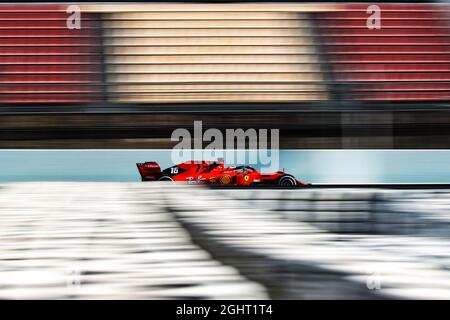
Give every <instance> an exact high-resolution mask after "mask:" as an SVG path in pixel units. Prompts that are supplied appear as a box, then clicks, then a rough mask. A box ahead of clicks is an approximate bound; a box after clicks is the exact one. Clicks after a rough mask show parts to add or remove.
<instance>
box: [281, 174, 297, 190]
mask: <svg viewBox="0 0 450 320" xmlns="http://www.w3.org/2000/svg"><path fill="white" fill-rule="evenodd" d="M278 185H279V186H281V187H294V186H296V185H297V180H295V178H294V177H293V176H289V175H285V176H282V177H281V178H280V180H278Z"/></svg>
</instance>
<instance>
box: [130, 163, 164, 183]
mask: <svg viewBox="0 0 450 320" xmlns="http://www.w3.org/2000/svg"><path fill="white" fill-rule="evenodd" d="M136 166H137V168H138V171H139V174H140V175H141V179H142V181H156V180H158V179H159V178H160V177H161V167H160V166H159V164H158V163H156V162H151V161H150V162H143V163H136Z"/></svg>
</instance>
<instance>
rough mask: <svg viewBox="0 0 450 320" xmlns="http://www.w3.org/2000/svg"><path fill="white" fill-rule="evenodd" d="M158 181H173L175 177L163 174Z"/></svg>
mask: <svg viewBox="0 0 450 320" xmlns="http://www.w3.org/2000/svg"><path fill="white" fill-rule="evenodd" d="M158 181H170V182H173V181H174V180H173V178H172V177H171V176H162V177H161V178H159V179H158Z"/></svg>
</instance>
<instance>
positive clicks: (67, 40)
mask: <svg viewBox="0 0 450 320" xmlns="http://www.w3.org/2000/svg"><path fill="white" fill-rule="evenodd" d="M66 9H67V6H63V5H41V4H36V5H21V4H18V5H0V103H3V104H10V103H87V102H92V101H95V100H96V99H97V98H98V97H99V95H98V92H100V87H99V86H97V85H96V84H98V82H99V80H100V78H101V77H100V70H101V68H100V62H101V60H100V59H99V55H98V52H99V46H100V45H101V43H100V41H99V39H98V37H97V35H98V34H99V33H98V26H99V23H98V21H96V20H98V17H97V16H96V15H95V14H91V13H83V14H82V15H81V19H82V21H81V29H80V30H76V29H75V30H71V29H68V28H67V26H66V21H67V18H68V16H69V14H67V13H66Z"/></svg>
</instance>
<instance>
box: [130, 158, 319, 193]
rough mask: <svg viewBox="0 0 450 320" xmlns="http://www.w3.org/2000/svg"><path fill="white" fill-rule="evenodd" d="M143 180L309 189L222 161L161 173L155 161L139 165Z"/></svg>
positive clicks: (279, 176)
mask: <svg viewBox="0 0 450 320" xmlns="http://www.w3.org/2000/svg"><path fill="white" fill-rule="evenodd" d="M136 165H137V168H138V170H139V173H140V175H141V178H142V181H183V182H187V183H192V184H209V185H229V186H255V185H261V186H263V185H278V186H285V187H293V186H308V185H310V184H309V183H307V182H304V181H301V180H297V179H296V178H295V177H294V176H292V175H290V174H287V173H285V172H284V171H278V172H275V173H261V172H259V171H258V170H256V169H254V168H252V167H250V166H239V167H225V165H224V162H223V161H221V160H219V161H187V162H183V163H181V164H178V165H175V166H173V167H169V168H167V169H164V170H162V171H161V167H160V166H159V164H158V163H156V162H144V163H137V164H136Z"/></svg>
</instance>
